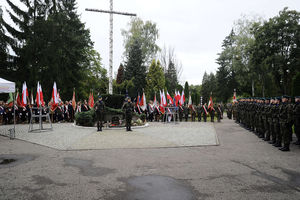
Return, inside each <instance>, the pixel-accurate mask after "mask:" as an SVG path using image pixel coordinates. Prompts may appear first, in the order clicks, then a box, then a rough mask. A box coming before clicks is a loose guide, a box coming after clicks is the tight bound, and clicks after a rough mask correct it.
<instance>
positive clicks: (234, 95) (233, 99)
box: [232, 89, 236, 103]
mask: <svg viewBox="0 0 300 200" xmlns="http://www.w3.org/2000/svg"><path fill="white" fill-rule="evenodd" d="M232 102H233V103H235V102H236V91H235V89H234V92H233V98H232Z"/></svg>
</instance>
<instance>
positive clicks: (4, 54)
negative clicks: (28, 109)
mask: <svg viewBox="0 0 300 200" xmlns="http://www.w3.org/2000/svg"><path fill="white" fill-rule="evenodd" d="M2 13H3V11H2V8H1V6H0V66H1V68H0V74H1V77H2V78H6V79H9V75H8V74H7V68H8V62H7V61H8V49H7V46H8V44H7V40H6V36H5V32H4V28H3V25H2V21H3V18H2Z"/></svg>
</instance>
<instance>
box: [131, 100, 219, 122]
mask: <svg viewBox="0 0 300 200" xmlns="http://www.w3.org/2000/svg"><path fill="white" fill-rule="evenodd" d="M135 112H137V113H138V114H142V113H144V114H145V115H146V120H147V121H150V122H152V121H156V122H159V121H163V122H170V121H174V117H175V120H176V121H178V120H179V121H180V122H182V121H189V119H190V121H193V122H194V121H196V118H197V121H199V122H201V121H202V120H203V122H206V121H207V117H210V119H211V120H210V121H211V122H214V120H215V116H216V117H217V121H218V122H220V121H221V119H222V118H223V112H224V108H223V106H222V105H221V104H218V105H216V106H207V104H206V103H205V104H204V105H201V104H198V106H196V105H188V104H184V105H182V106H181V105H178V106H174V105H172V104H168V105H167V106H166V107H164V108H161V107H160V106H157V105H155V104H154V103H153V101H150V102H149V103H148V105H147V108H146V109H145V110H144V111H143V110H141V109H140V108H139V107H138V106H135Z"/></svg>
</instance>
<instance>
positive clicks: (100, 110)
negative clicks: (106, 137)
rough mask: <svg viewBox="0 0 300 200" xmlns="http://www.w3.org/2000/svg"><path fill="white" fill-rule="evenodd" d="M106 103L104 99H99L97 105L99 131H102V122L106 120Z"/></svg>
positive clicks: (95, 106)
mask: <svg viewBox="0 0 300 200" xmlns="http://www.w3.org/2000/svg"><path fill="white" fill-rule="evenodd" d="M104 106H105V105H104V102H103V101H102V97H101V96H99V97H98V101H97V102H96V103H95V105H94V108H95V111H96V117H97V131H102V121H103V118H104Z"/></svg>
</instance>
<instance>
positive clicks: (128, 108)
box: [123, 101, 134, 131]
mask: <svg viewBox="0 0 300 200" xmlns="http://www.w3.org/2000/svg"><path fill="white" fill-rule="evenodd" d="M123 110H124V112H125V120H126V131H132V130H131V120H132V113H133V111H134V106H133V104H132V103H131V102H130V101H128V102H126V103H124V105H123Z"/></svg>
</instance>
